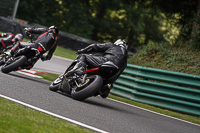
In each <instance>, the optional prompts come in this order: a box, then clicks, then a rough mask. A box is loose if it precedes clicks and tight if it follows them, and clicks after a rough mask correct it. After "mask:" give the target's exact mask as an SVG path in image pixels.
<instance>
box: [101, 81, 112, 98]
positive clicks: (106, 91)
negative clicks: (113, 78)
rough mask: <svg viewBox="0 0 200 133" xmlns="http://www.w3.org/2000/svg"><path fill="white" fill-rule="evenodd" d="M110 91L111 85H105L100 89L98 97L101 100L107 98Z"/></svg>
mask: <svg viewBox="0 0 200 133" xmlns="http://www.w3.org/2000/svg"><path fill="white" fill-rule="evenodd" d="M111 89H112V85H111V84H107V85H105V86H104V87H103V88H102V89H101V94H100V96H101V97H102V98H106V97H108V95H109V93H110V90H111Z"/></svg>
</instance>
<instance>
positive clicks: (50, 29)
mask: <svg viewBox="0 0 200 133" xmlns="http://www.w3.org/2000/svg"><path fill="white" fill-rule="evenodd" d="M48 31H49V32H52V33H53V34H54V35H56V36H57V35H58V33H59V29H58V28H57V27H56V26H50V27H49V28H48Z"/></svg>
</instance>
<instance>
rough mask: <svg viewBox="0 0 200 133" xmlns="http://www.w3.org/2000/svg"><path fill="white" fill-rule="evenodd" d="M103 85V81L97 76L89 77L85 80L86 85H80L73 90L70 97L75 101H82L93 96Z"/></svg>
mask: <svg viewBox="0 0 200 133" xmlns="http://www.w3.org/2000/svg"><path fill="white" fill-rule="evenodd" d="M102 85H103V79H102V78H101V76H99V75H91V76H88V77H87V79H86V83H83V84H82V85H80V87H77V88H75V89H72V92H71V97H72V98H73V99H75V100H78V101H82V100H85V99H86V98H88V97H91V96H93V95H94V94H95V93H96V92H97V91H99V90H100V89H101V87H102Z"/></svg>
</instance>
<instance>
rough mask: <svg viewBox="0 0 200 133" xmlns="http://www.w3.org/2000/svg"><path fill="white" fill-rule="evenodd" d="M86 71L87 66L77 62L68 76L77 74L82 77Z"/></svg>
mask: <svg viewBox="0 0 200 133" xmlns="http://www.w3.org/2000/svg"><path fill="white" fill-rule="evenodd" d="M85 71H86V64H85V63H84V62H77V63H76V65H75V66H74V68H73V69H72V70H70V71H69V72H68V74H72V73H76V74H77V75H82V74H84V73H85Z"/></svg>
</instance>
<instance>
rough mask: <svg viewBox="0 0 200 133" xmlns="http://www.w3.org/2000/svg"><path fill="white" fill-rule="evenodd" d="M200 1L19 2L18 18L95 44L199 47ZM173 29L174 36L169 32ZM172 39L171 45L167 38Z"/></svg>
mask: <svg viewBox="0 0 200 133" xmlns="http://www.w3.org/2000/svg"><path fill="white" fill-rule="evenodd" d="M199 1H200V0H50V1H47V0H28V1H27V0H20V3H19V7H18V12H17V18H20V19H24V20H27V21H29V22H32V23H37V24H41V25H45V26H50V25H56V26H57V27H59V29H60V30H62V31H65V32H68V33H71V34H75V35H78V36H81V37H85V38H88V39H91V40H95V41H98V42H106V41H111V42H114V41H115V40H116V39H118V38H124V39H126V40H127V41H128V43H129V50H134V49H135V48H136V47H138V46H142V45H147V44H148V43H159V42H169V43H171V44H172V45H179V44H181V43H185V42H187V41H189V40H192V44H193V47H198V48H200V45H199V43H198V41H199V39H200V37H199V36H198V35H199V23H200V21H199V17H200V11H199V10H200V5H199V4H200V2H199ZM174 29H175V31H174V32H175V33H172V31H173V30H174ZM170 36H171V40H173V41H170V39H169V37H170Z"/></svg>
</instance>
